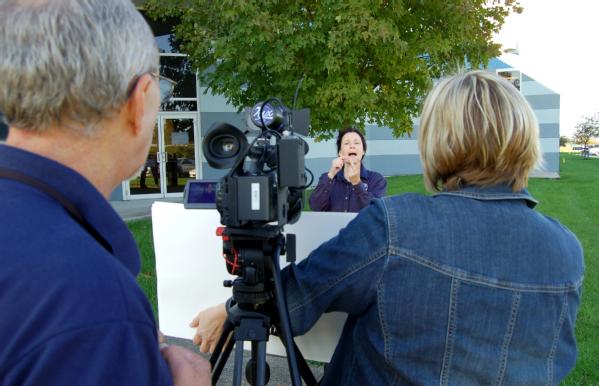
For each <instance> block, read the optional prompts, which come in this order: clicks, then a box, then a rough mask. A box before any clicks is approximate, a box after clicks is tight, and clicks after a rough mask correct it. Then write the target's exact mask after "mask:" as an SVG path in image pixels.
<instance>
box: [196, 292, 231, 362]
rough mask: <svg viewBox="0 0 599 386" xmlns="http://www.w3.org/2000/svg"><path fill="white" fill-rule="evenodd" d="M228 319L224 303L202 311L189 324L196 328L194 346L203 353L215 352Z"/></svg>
mask: <svg viewBox="0 0 599 386" xmlns="http://www.w3.org/2000/svg"><path fill="white" fill-rule="evenodd" d="M226 319H227V309H226V307H225V304H224V303H222V304H218V305H216V306H213V307H210V308H207V309H205V310H203V311H201V312H200V313H199V314H198V315H197V316H196V317H195V318H193V320H192V321H191V323H189V326H190V327H194V328H196V333H195V335H194V337H193V344H195V345H197V346H199V348H200V351H201V352H204V353H205V352H210V353H212V352H214V348H215V347H216V344H217V343H218V339H219V338H220V336H221V335H222V333H223V326H224V323H225V320H226Z"/></svg>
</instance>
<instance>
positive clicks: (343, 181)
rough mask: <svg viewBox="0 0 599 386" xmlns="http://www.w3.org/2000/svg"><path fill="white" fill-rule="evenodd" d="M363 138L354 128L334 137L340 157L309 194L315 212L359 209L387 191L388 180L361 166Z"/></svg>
mask: <svg viewBox="0 0 599 386" xmlns="http://www.w3.org/2000/svg"><path fill="white" fill-rule="evenodd" d="M365 153H366V141H365V140H364V136H363V135H362V133H361V132H359V131H358V130H357V129H354V128H352V127H350V128H347V129H343V130H342V131H341V132H340V133H339V136H338V137H337V154H338V155H339V157H337V158H335V159H334V160H333V161H332V162H331V168H330V169H329V171H328V173H323V174H322V175H321V176H320V180H319V181H318V185H317V186H316V189H314V192H313V193H312V195H311V196H310V208H312V210H313V211H318V212H359V211H360V209H362V208H363V207H365V206H366V205H368V203H369V202H370V200H372V199H373V198H379V197H383V196H384V195H385V194H386V192H387V180H385V178H384V177H383V176H382V175H380V174H379V173H377V172H373V171H372V170H368V169H366V168H365V167H364V165H362V159H363V158H364V154H365Z"/></svg>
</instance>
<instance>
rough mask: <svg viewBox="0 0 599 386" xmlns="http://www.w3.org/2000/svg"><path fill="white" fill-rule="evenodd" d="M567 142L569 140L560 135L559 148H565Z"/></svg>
mask: <svg viewBox="0 0 599 386" xmlns="http://www.w3.org/2000/svg"><path fill="white" fill-rule="evenodd" d="M569 142H570V138H568V137H566V136H565V135H562V136H561V137H559V146H560V147H563V146H566V145H567V144H568V143H569Z"/></svg>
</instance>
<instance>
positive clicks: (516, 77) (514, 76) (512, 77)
mask: <svg viewBox="0 0 599 386" xmlns="http://www.w3.org/2000/svg"><path fill="white" fill-rule="evenodd" d="M497 75H499V76H501V77H502V78H504V79H506V80H508V81H509V82H510V83H511V84H513V85H514V87H516V88H517V89H518V90H520V83H521V78H522V75H521V74H520V70H514V69H513V68H508V69H503V70H497Z"/></svg>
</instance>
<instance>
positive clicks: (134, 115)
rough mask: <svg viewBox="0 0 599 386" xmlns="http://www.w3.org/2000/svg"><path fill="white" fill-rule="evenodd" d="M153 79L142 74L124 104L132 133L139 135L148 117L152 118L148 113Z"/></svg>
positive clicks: (150, 105)
mask: <svg viewBox="0 0 599 386" xmlns="http://www.w3.org/2000/svg"><path fill="white" fill-rule="evenodd" d="M153 84H154V79H153V78H152V75H150V74H144V75H142V76H140V78H139V79H138V80H137V84H136V85H135V88H134V89H133V91H132V92H131V96H130V97H129V100H128V101H127V104H126V109H127V112H126V113H127V123H128V126H129V127H130V128H131V130H132V134H133V135H139V133H141V132H142V131H143V129H144V127H145V126H146V125H147V121H148V120H149V119H154V118H153V114H150V110H151V108H152V102H153V101H152V95H153V94H152V92H155V90H153V88H152V87H153Z"/></svg>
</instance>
